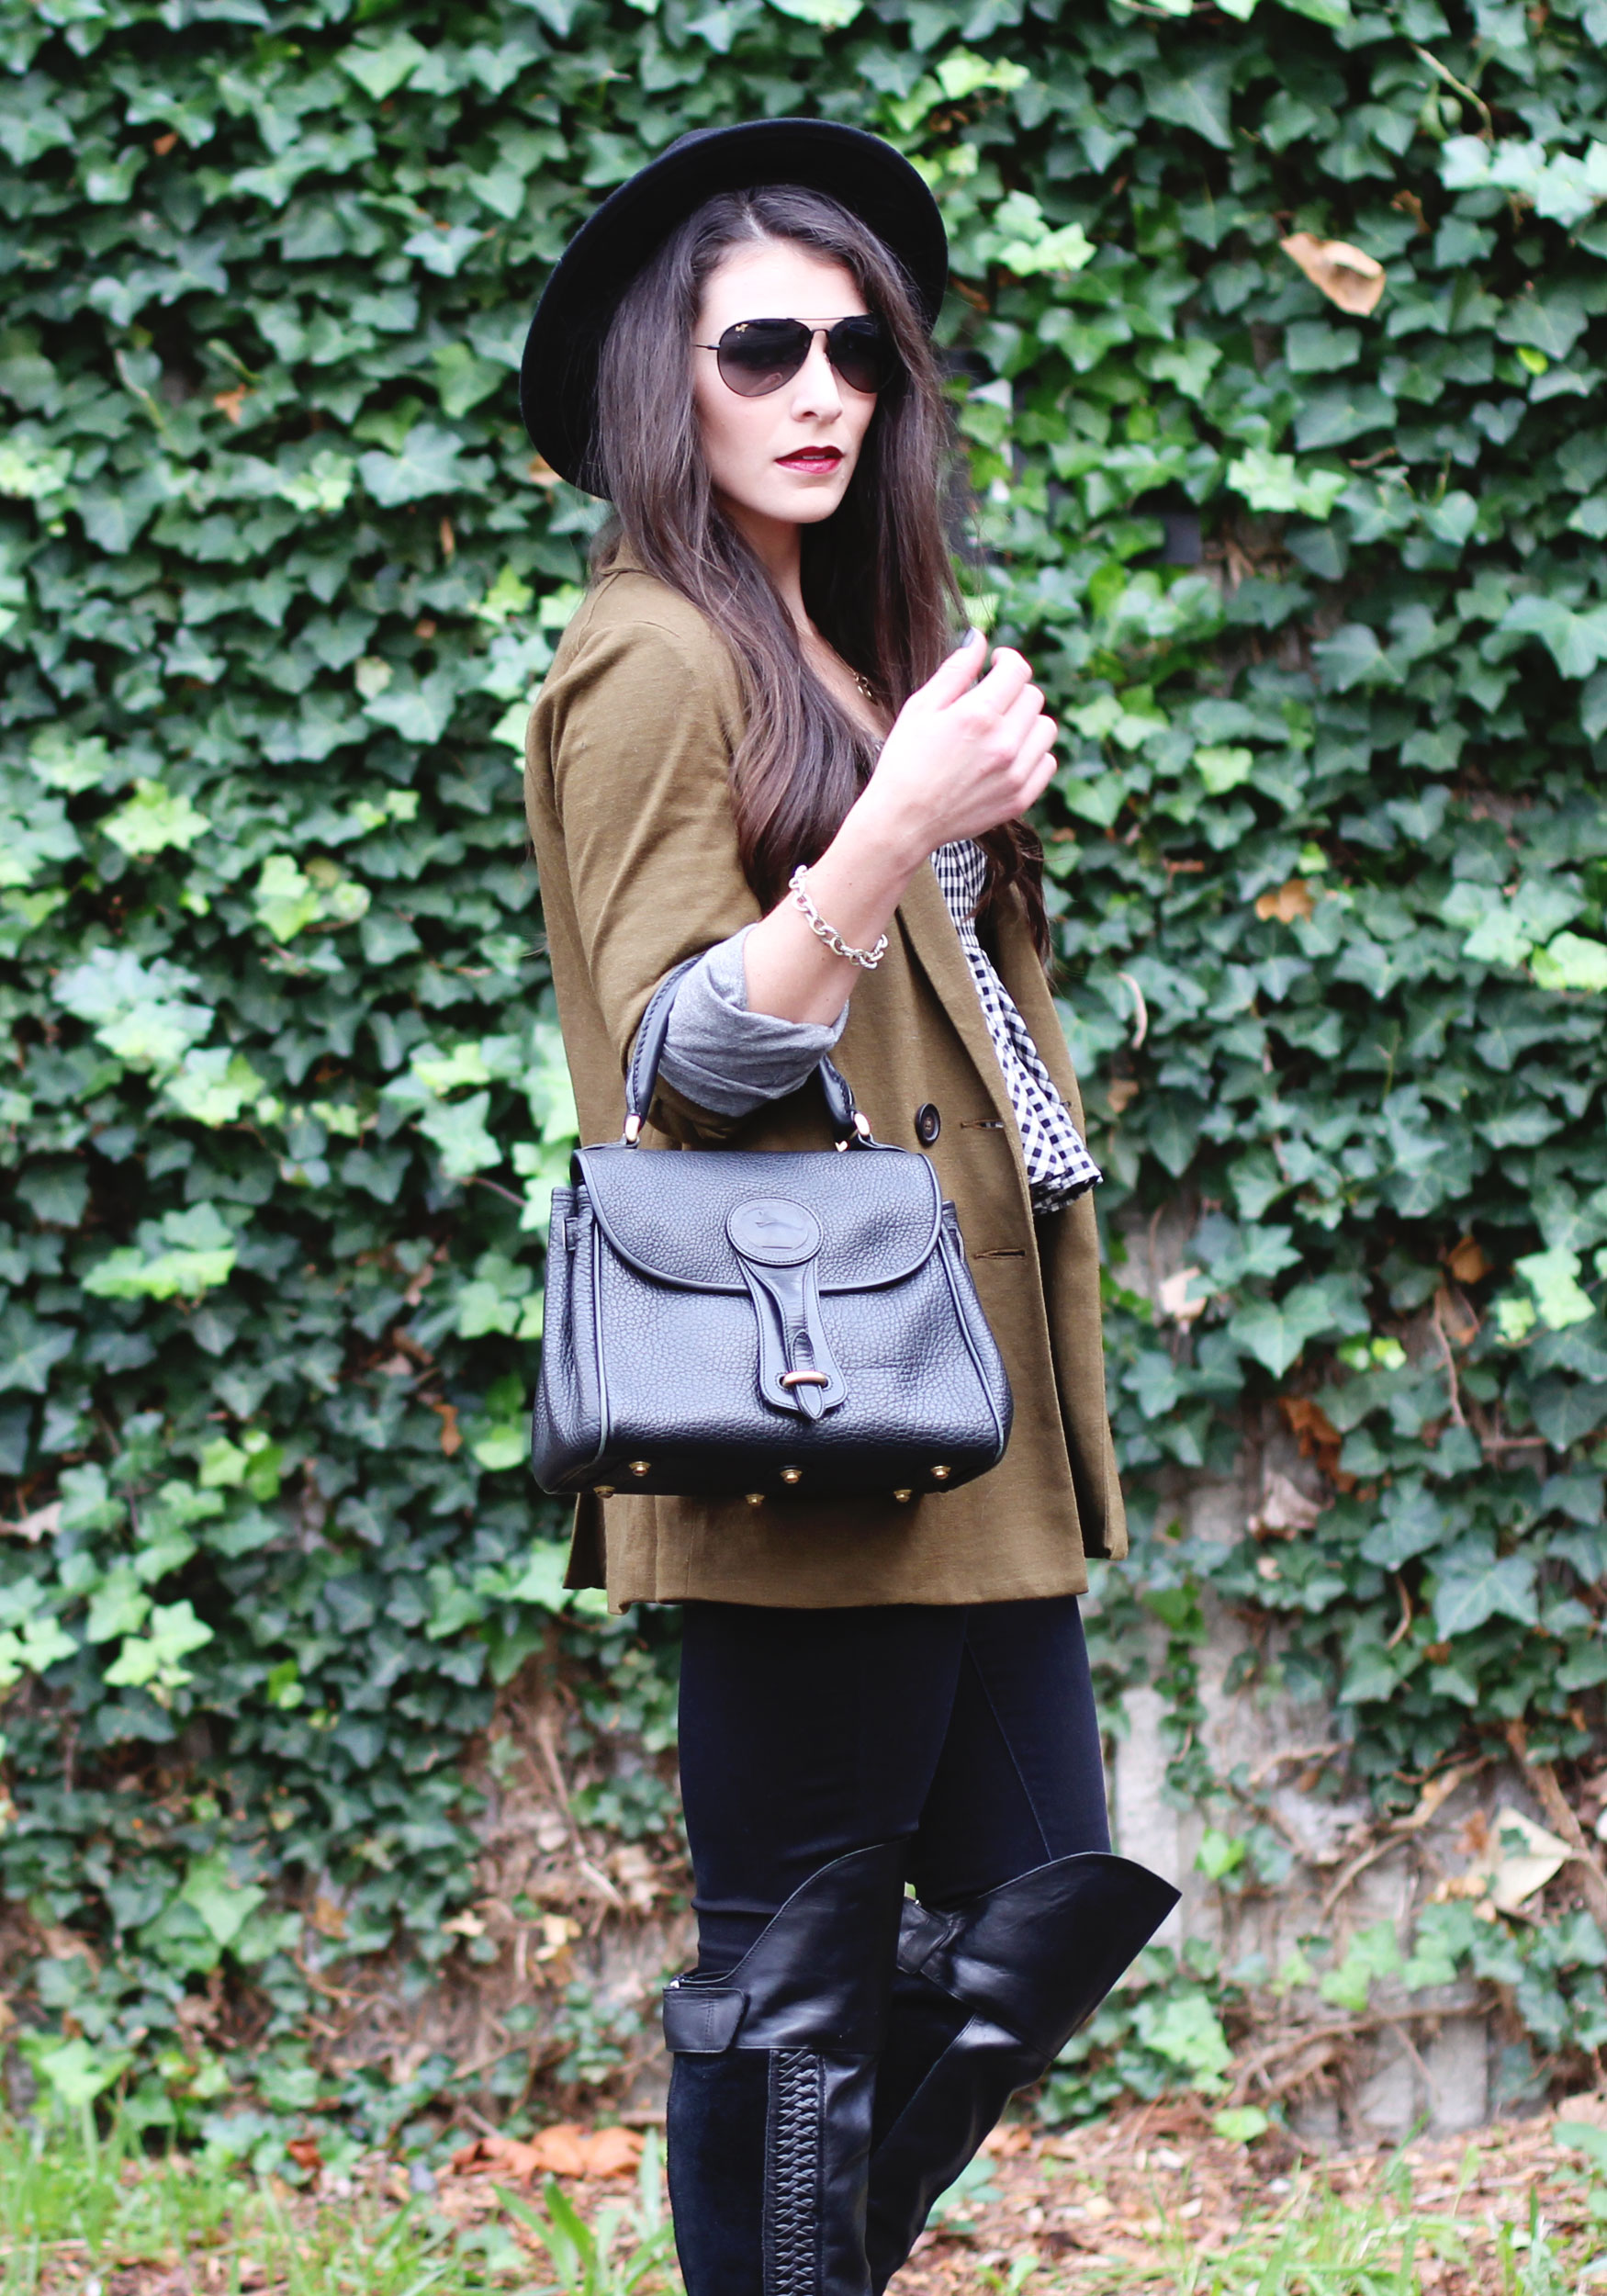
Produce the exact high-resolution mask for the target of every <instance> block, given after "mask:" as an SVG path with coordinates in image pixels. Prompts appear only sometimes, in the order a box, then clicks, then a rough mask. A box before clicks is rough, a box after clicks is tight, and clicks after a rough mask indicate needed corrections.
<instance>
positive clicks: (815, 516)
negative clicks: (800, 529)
mask: <svg viewBox="0 0 1607 2296" xmlns="http://www.w3.org/2000/svg"><path fill="white" fill-rule="evenodd" d="M847 492H848V478H847V477H846V475H845V474H844V473H843V472H842V471H840V470H834V471H832V472H831V473H830V474H829V475H827V474H826V472H824V471H823V472H821V473H820V474H819V475H818V476H815V475H804V473H799V474H797V475H796V476H793V475H792V474H789V475H787V476H786V477H784V478H782V479H781V483H780V484H779V485H775V486H769V487H766V488H765V489H764V494H765V498H766V500H765V515H766V516H767V517H768V518H785V519H790V520H791V521H792V523H793V524H794V525H798V526H817V525H818V524H819V523H820V521H821V520H822V519H823V518H829V517H830V516H831V514H832V512H833V511H835V510H836V508H837V504H838V503H839V502H840V501H842V499H843V496H844V495H845V494H846V493H847Z"/></svg>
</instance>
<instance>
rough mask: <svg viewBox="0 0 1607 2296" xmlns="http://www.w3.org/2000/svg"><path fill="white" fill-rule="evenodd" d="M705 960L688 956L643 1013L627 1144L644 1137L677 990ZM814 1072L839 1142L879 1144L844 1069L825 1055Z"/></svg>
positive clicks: (632, 1065)
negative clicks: (696, 966)
mask: <svg viewBox="0 0 1607 2296" xmlns="http://www.w3.org/2000/svg"><path fill="white" fill-rule="evenodd" d="M701 962H702V952H701V951H700V952H699V954H698V955H697V956H695V957H688V958H687V960H686V962H684V963H683V964H678V965H677V966H676V967H675V969H674V971H673V972H670V973H667V974H665V975H664V978H663V979H662V980H661V981H660V982H659V984H658V985H657V988H656V989H655V990H654V991H653V994H652V996H649V997H648V999H647V1008H646V1012H644V1013H643V1015H642V1019H641V1024H640V1026H639V1027H638V1029H637V1030H636V1041H635V1043H634V1044H633V1045H632V1047H631V1057H630V1060H629V1062H628V1063H627V1064H626V1067H625V1128H624V1135H623V1137H624V1143H625V1145H626V1146H627V1147H628V1148H634V1147H635V1144H636V1142H637V1141H638V1139H639V1138H640V1137H641V1131H642V1126H643V1125H644V1124H645V1123H646V1118H647V1110H648V1109H650V1108H651V1107H652V1105H653V1094H654V1090H655V1088H656V1087H657V1082H658V1064H659V1062H660V1061H661V1060H662V1059H663V1057H664V1045H665V1041H666V1039H667V1038H668V1037H669V1015H670V1012H671V1011H672V1009H673V1007H674V1005H675V995H676V991H677V990H678V989H679V988H680V984H681V982H682V981H683V980H684V979H685V978H686V975H687V974H689V973H690V972H691V969H692V967H693V965H694V964H700V963H701ZM815 1075H817V1076H818V1077H819V1079H820V1088H821V1090H822V1092H823V1093H824V1094H825V1095H826V1113H827V1115H828V1116H829V1117H830V1118H831V1122H832V1129H833V1131H835V1132H836V1133H837V1146H838V1147H839V1148H848V1147H856V1148H872V1147H874V1146H875V1145H876V1142H875V1140H874V1139H873V1137H872V1135H871V1127H870V1125H869V1124H868V1123H867V1121H866V1120H865V1119H864V1117H862V1116H861V1115H860V1111H859V1109H858V1108H857V1107H856V1106H855V1104H854V1095H853V1090H852V1087H851V1086H850V1085H849V1083H848V1078H847V1077H846V1076H845V1075H843V1073H842V1071H841V1069H840V1068H837V1067H836V1066H835V1065H834V1064H833V1063H832V1062H831V1061H829V1060H827V1059H826V1058H825V1057H824V1056H823V1057H822V1059H821V1062H820V1064H819V1066H818V1067H817V1068H816V1070H815Z"/></svg>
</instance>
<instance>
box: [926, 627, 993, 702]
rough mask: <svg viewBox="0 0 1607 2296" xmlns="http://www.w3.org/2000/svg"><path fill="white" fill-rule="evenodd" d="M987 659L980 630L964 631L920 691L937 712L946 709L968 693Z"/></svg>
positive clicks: (985, 644) (984, 640)
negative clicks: (956, 644)
mask: <svg viewBox="0 0 1607 2296" xmlns="http://www.w3.org/2000/svg"><path fill="white" fill-rule="evenodd" d="M987 658H988V649H987V641H986V639H985V638H984V637H983V634H982V632H981V631H980V630H968V631H967V632H966V634H965V636H963V637H962V638H961V641H960V643H959V645H958V646H957V647H955V648H954V651H953V652H952V653H951V654H950V655H949V656H948V658H947V659H945V660H944V661H942V662H940V663H939V664H938V668H937V669H936V670H934V671H933V672H932V674H931V676H930V677H929V678H928V679H927V682H926V684H925V685H924V686H923V687H922V689H921V691H922V692H923V694H924V695H925V696H926V698H927V701H929V702H931V703H935V704H936V706H937V707H938V709H946V708H947V707H948V706H949V704H950V703H951V702H958V701H959V699H960V697H961V694H962V693H967V692H970V690H971V688H972V686H973V685H974V684H975V683H976V681H977V679H978V678H979V677H980V676H981V674H982V671H983V665H984V664H985V662H986V660H987Z"/></svg>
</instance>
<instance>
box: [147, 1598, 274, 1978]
mask: <svg viewBox="0 0 1607 2296" xmlns="http://www.w3.org/2000/svg"><path fill="white" fill-rule="evenodd" d="M202 1631H203V1633H204V1632H205V1629H203V1630H202ZM170 1640H171V1641H173V1643H174V1647H178V1646H177V1642H176V1638H170ZM200 1647H201V1645H200V1644H199V1643H196V1642H187V1641H186V1642H184V1643H183V1645H182V1650H191V1649H199V1648H200ZM182 1650H181V1655H182ZM267 1894H268V1893H267V1891H266V1890H265V1889H264V1888H262V1887H261V1886H260V1885H258V1884H257V1883H255V1882H240V1881H236V1880H235V1878H234V1875H233V1874H232V1872H231V1871H230V1862H229V1853H228V1851H226V1850H214V1851H212V1852H211V1853H210V1854H209V1855H208V1856H206V1857H200V1858H196V1859H194V1860H192V1862H191V1864H190V1869H189V1871H188V1873H187V1874H185V1879H184V1886H183V1887H182V1888H181V1890H180V1891H179V1897H180V1900H181V1902H182V1903H183V1904H185V1905H186V1906H192V1907H194V1908H195V1910H196V1911H197V1913H198V1914H199V1915H200V1917H201V1919H202V1920H203V1921H204V1922H205V1923H206V1925H207V1927H208V1930H210V1931H211V1933H212V1935H213V1937H214V1938H215V1939H216V1940H217V1941H218V1943H219V1945H222V1946H225V1947H227V1946H230V1945H232V1944H233V1942H234V1941H235V1939H236V1938H237V1937H238V1936H239V1934H240V1932H241V1930H242V1929H243V1928H244V1926H245V1923H246V1921H247V1919H249V1918H250V1916H251V1915H252V1914H253V1913H254V1912H255V1911H256V1908H258V1906H260V1905H261V1904H262V1903H263V1902H264V1899H265V1898H266V1896H267Z"/></svg>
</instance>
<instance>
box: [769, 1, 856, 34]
mask: <svg viewBox="0 0 1607 2296" xmlns="http://www.w3.org/2000/svg"><path fill="white" fill-rule="evenodd" d="M770 6H771V7H772V8H779V9H780V10H781V14H782V15H783V16H793V17H797V19H798V21H799V22H800V23H801V24H817V25H819V27H820V28H821V30H822V31H824V32H840V31H841V30H843V28H845V27H846V26H847V25H849V24H851V23H852V22H853V20H854V18H855V17H857V16H858V15H859V14H860V9H861V8H862V7H863V6H864V0H770Z"/></svg>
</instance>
